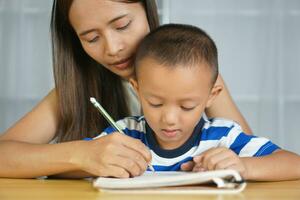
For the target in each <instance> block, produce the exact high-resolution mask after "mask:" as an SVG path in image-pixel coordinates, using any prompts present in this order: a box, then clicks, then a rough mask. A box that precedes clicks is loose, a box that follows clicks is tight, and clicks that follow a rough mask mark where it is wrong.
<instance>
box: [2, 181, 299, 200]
mask: <svg viewBox="0 0 300 200" xmlns="http://www.w3.org/2000/svg"><path fill="white" fill-rule="evenodd" d="M16 199H24V200H27V199H30V200H33V199H41V200H48V199H49V200H50V199H51V200H52V199H62V200H66V199H72V200H79V199H85V200H87V199H91V200H100V199H101V200H106V199H107V200H123V199H124V200H161V199H172V200H179V199H184V200H196V199H197V200H199V199H203V200H206V199H207V200H223V199H224V200H227V199H228V200H229V199H230V200H248V199H251V200H256V199H257V200H258V199H259V200H261V199H272V200H285V199H295V200H296V199H297V200H300V180H298V181H282V182H252V183H248V185H247V187H246V189H245V190H244V191H243V192H242V193H240V194H237V195H158V194H157V195H153V194H152V195H145V194H143V195H141V194H139V195H130V194H126V195H124V194H108V193H101V192H100V191H98V190H96V189H94V188H93V187H92V183H91V182H90V181H88V180H47V179H46V180H37V179H1V178H0V200H16Z"/></svg>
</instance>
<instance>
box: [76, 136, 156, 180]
mask: <svg viewBox="0 0 300 200" xmlns="http://www.w3.org/2000/svg"><path fill="white" fill-rule="evenodd" d="M77 145H78V146H76V147H77V148H76V149H75V152H74V154H73V156H72V159H71V163H73V164H75V166H77V167H78V169H80V170H84V171H86V172H88V173H90V174H93V175H95V176H103V177H108V176H112V177H118V178H128V177H134V176H138V175H141V174H142V173H144V172H145V171H146V169H147V163H149V162H150V161H151V153H150V151H149V150H148V148H147V147H146V146H145V145H144V144H143V143H142V142H141V141H140V140H138V139H134V138H132V137H129V136H127V135H124V134H121V133H118V132H116V133H113V134H109V135H107V136H103V137H100V138H98V139H95V140H91V141H79V142H78V143H77Z"/></svg>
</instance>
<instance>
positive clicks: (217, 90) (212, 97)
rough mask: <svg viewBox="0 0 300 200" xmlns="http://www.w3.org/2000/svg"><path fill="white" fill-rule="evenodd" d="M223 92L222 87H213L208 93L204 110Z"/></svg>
mask: <svg viewBox="0 0 300 200" xmlns="http://www.w3.org/2000/svg"><path fill="white" fill-rule="evenodd" d="M222 90H223V86H222V85H216V84H215V85H214V86H213V88H212V89H211V91H210V95H209V97H208V101H207V103H206V108H208V107H210V106H211V105H212V104H213V102H214V100H215V99H216V97H217V96H218V95H219V94H220V92H221V91H222Z"/></svg>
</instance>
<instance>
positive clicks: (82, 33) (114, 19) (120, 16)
mask: <svg viewBox="0 0 300 200" xmlns="http://www.w3.org/2000/svg"><path fill="white" fill-rule="evenodd" d="M127 15H128V14H123V15H119V16H117V17H115V18H113V19H112V20H110V21H109V22H108V23H107V24H111V23H113V22H115V21H117V20H119V19H121V18H123V17H126V16H127ZM96 30H97V29H95V28H92V29H88V30H85V31H82V32H81V33H79V35H80V36H83V35H86V34H88V33H90V32H93V31H96Z"/></svg>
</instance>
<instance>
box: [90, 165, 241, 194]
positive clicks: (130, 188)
mask: <svg viewBox="0 0 300 200" xmlns="http://www.w3.org/2000/svg"><path fill="white" fill-rule="evenodd" d="M93 186H94V187H96V188H98V189H99V190H100V191H102V192H114V193H160V194H162V193H167V194H170V193H171V194H216V193H230V194H233V193H239V192H241V191H242V190H243V189H244V188H245V187H246V183H245V182H244V181H243V179H242V178H241V176H240V174H239V173H238V172H236V171H234V170H216V171H207V172H145V173H144V174H143V175H141V176H138V177H134V178H126V179H119V178H104V177H99V178H97V179H95V180H94V182H93Z"/></svg>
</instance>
